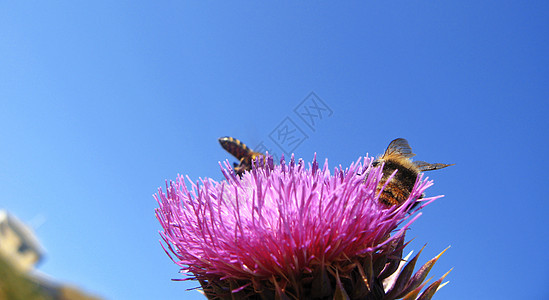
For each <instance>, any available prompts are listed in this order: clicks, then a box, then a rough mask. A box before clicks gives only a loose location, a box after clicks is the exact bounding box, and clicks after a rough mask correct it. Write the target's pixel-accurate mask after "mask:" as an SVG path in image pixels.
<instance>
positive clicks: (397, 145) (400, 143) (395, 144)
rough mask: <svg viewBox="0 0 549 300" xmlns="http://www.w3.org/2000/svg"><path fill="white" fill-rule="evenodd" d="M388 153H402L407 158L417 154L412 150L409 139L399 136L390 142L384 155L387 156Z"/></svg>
mask: <svg viewBox="0 0 549 300" xmlns="http://www.w3.org/2000/svg"><path fill="white" fill-rule="evenodd" d="M387 155H400V156H403V157H406V158H410V157H414V156H415V154H414V153H413V152H412V148H411V147H410V145H409V144H408V141H407V140H406V139H403V138H398V139H396V140H393V141H392V142H391V143H390V144H389V146H388V147H387V150H385V153H384V154H383V156H387Z"/></svg>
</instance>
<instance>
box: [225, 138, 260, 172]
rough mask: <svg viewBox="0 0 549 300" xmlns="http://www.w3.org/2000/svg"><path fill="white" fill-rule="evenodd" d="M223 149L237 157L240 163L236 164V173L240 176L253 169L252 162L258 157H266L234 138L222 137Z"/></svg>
mask: <svg viewBox="0 0 549 300" xmlns="http://www.w3.org/2000/svg"><path fill="white" fill-rule="evenodd" d="M218 141H219V143H220V144H221V147H223V149H225V150H226V151H227V152H229V153H230V154H232V155H233V156H234V157H236V158H237V159H238V160H239V161H240V163H238V164H237V163H234V171H235V172H236V174H238V175H240V176H241V175H242V173H244V172H245V171H249V170H251V169H252V161H253V160H254V159H255V158H256V157H258V156H264V155H263V154H261V153H259V152H255V151H253V150H252V149H250V148H249V147H248V146H246V144H244V143H242V142H241V141H239V140H237V139H235V138H232V137H230V136H225V137H221V138H219V139H218Z"/></svg>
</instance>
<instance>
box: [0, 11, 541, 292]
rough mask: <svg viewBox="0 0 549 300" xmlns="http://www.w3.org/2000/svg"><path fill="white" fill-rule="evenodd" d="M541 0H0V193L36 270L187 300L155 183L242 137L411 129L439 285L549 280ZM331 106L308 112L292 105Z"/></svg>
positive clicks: (193, 173)
mask: <svg viewBox="0 0 549 300" xmlns="http://www.w3.org/2000/svg"><path fill="white" fill-rule="evenodd" d="M548 13H549V5H548V4H547V2H544V1H528V2H522V1H483V2H482V3H479V2H478V1H454V2H444V3H442V2H436V3H435V2H432V1H421V2H420V1H413V2H410V1H391V2H390V3H386V2H381V1H376V2H368V3H363V2H358V1H357V2H354V1H349V2H345V3H337V4H336V3H327V2H325V1H314V2H307V3H305V2H302V3H296V2H290V1H284V2H279V3H277V4H271V3H269V4H267V3H255V2H254V3H246V2H231V3H221V2H213V1H202V2H193V3H185V4H182V3H180V2H178V1H166V2H164V3H160V2H156V1H154V2H153V1H147V2H144V1H141V2H134V1H117V2H114V1H93V2H89V3H82V2H78V1H77V2H75V1H49V2H47V3H46V2H40V1H12V2H5V1H4V2H2V3H0V36H1V40H2V42H1V43H0V190H1V191H2V196H1V197H0V208H5V209H8V210H9V211H11V212H12V213H14V214H15V215H17V216H18V217H19V218H21V219H22V220H23V221H25V222H30V223H31V224H34V225H35V226H36V233H37V235H38V236H39V239H40V240H41V242H42V243H43V244H44V247H45V248H46V250H47V257H46V260H45V261H44V262H43V264H41V266H40V267H39V269H40V270H41V271H43V272H45V273H48V274H50V275H52V276H53V277H55V278H57V279H59V280H61V281H68V282H72V283H74V284H77V285H79V286H81V287H82V288H84V289H85V290H88V291H90V292H93V293H96V294H98V295H100V296H103V297H105V298H106V299H182V298H184V299H202V297H201V296H200V295H198V294H197V292H196V291H190V292H186V291H185V289H187V288H190V287H194V286H196V283H193V282H190V283H181V282H172V281H171V279H172V278H178V277H179V275H178V273H177V272H178V268H177V266H176V265H174V264H173V263H172V262H171V261H170V260H169V258H168V257H167V256H166V255H165V253H164V252H163V250H162V248H161V247H160V245H159V235H158V230H159V229H160V226H159V224H158V222H157V221H156V219H155V217H154V208H155V207H156V206H157V205H156V202H155V200H154V199H153V197H152V194H153V193H155V192H156V190H157V188H158V187H160V186H163V185H164V182H165V180H166V179H168V180H169V179H174V178H175V177H176V176H177V174H179V173H181V174H188V175H189V176H190V177H191V178H195V179H196V178H198V177H212V178H215V179H219V178H221V173H220V172H219V165H218V162H219V161H222V160H225V159H228V158H230V157H229V155H228V154H227V153H226V152H224V151H223V149H221V147H220V146H219V145H218V143H217V138H218V137H220V136H225V135H230V136H234V137H237V138H239V139H241V140H242V141H244V142H245V143H247V144H249V145H250V146H252V147H253V146H255V145H259V144H260V143H262V142H263V143H264V144H265V145H267V146H268V147H270V148H271V149H272V150H273V151H274V152H275V153H281V151H282V150H281V149H280V148H279V147H278V146H277V145H276V144H275V143H274V142H273V139H271V136H270V133H271V132H273V131H274V130H275V129H276V128H279V127H278V126H279V125H280V124H281V122H283V121H284V120H285V119H287V118H289V119H290V120H292V121H293V122H294V124H295V127H299V129H301V130H302V131H303V133H304V134H305V135H306V136H307V138H304V139H303V141H302V143H301V144H300V145H299V146H298V147H296V148H295V149H291V150H293V151H294V152H295V153H296V155H297V156H298V157H303V158H305V159H306V160H310V159H311V158H312V156H313V153H315V152H316V153H317V155H318V157H319V158H320V159H324V158H328V159H329V161H330V164H331V165H332V166H335V165H338V164H342V165H348V164H349V163H350V162H351V161H354V160H356V159H357V158H358V157H359V156H361V155H365V154H367V153H370V154H371V155H377V154H379V153H381V152H383V151H384V150H385V148H386V146H387V144H388V143H389V142H390V141H391V140H392V139H394V138H397V137H404V138H407V139H408V140H409V142H410V144H411V146H412V148H413V150H414V152H415V153H417V159H418V160H425V161H429V162H443V163H455V164H456V165H455V166H453V167H451V168H447V169H444V170H440V171H435V172H431V173H428V175H429V177H430V178H432V179H434V180H435V185H434V186H433V187H432V188H430V189H429V190H428V192H429V194H430V195H438V194H444V195H445V197H444V198H443V199H441V200H438V201H436V202H435V203H433V204H432V205H430V206H429V207H428V208H426V209H425V210H424V214H423V216H422V217H421V218H420V219H419V220H418V221H417V222H416V223H415V224H414V225H413V226H412V230H411V231H410V232H409V233H408V236H409V237H410V238H411V237H415V240H414V241H413V242H412V244H411V245H410V246H409V249H416V250H418V249H419V248H421V246H422V245H423V244H425V243H428V244H427V247H426V249H425V250H424V252H423V254H422V258H423V259H422V260H420V262H425V261H427V260H428V259H430V258H431V257H433V256H435V255H436V254H437V253H438V252H440V251H441V250H443V249H444V248H446V247H447V246H448V245H451V246H452V247H451V248H450V250H449V251H448V252H446V253H445V254H444V256H443V257H442V258H441V259H440V260H439V262H438V263H437V265H436V266H435V268H434V269H433V270H432V274H433V275H435V276H440V275H442V274H444V273H445V272H446V271H447V270H448V269H450V268H452V267H453V268H454V270H453V271H452V273H451V274H450V275H449V276H448V277H447V279H449V280H450V284H449V285H448V286H446V287H445V288H444V289H443V290H441V291H440V292H439V294H438V299H464V298H469V299H486V298H491V299H495V298H498V299H516V298H521V299H542V298H547V297H549V288H548V287H547V284H546V283H547V281H548V280H549V276H548V272H547V268H548V267H549V260H548V259H547V258H546V257H547V253H548V252H549V241H548V238H547V234H546V228H547V227H548V226H549V221H548V219H549V218H547V216H546V214H547V212H548V211H549V204H548V201H547V200H548V198H547V195H548V194H549V188H548V185H547V179H548V178H547V169H548V168H549V163H548V160H547V158H546V154H547V149H548V147H549V135H548V133H547V129H548V128H549V126H548V125H549V121H548V118H547V116H548V114H549V104H548V99H549V84H548V83H549V82H548V79H549V71H548V70H549V55H548V53H549V18H547V15H548ZM311 92H314V93H315V94H316V95H317V96H318V97H319V98H320V99H321V100H322V101H323V103H324V104H325V105H326V106H327V107H329V109H330V110H331V111H332V114H331V115H330V114H324V115H323V117H322V119H320V118H319V119H317V120H316V122H315V124H314V126H312V127H309V126H307V124H306V123H305V122H304V121H303V120H301V119H300V118H299V116H298V114H296V112H294V110H297V111H299V109H296V108H299V107H300V106H299V105H300V104H301V103H302V101H304V100H305V101H307V98H306V97H307V96H308V95H310V93H311Z"/></svg>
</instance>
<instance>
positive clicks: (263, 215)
mask: <svg viewBox="0 0 549 300" xmlns="http://www.w3.org/2000/svg"><path fill="white" fill-rule="evenodd" d="M371 161H372V160H371V159H370V158H367V157H365V158H360V159H358V160H357V161H356V162H354V163H352V164H351V166H350V167H349V168H347V169H343V168H341V167H339V168H335V169H334V171H333V174H332V173H331V172H330V170H329V168H328V162H327V161H326V162H325V164H324V166H323V167H322V168H320V167H319V164H318V163H317V161H316V157H315V159H313V162H312V163H311V164H309V165H308V168H306V167H305V164H304V162H303V161H302V160H299V161H298V162H297V163H296V162H295V161H294V158H293V156H292V158H291V161H290V162H289V163H288V164H286V163H285V161H284V158H283V159H282V161H281V163H280V165H274V164H273V161H272V158H271V157H270V156H267V157H266V158H265V159H263V158H262V157H260V158H259V159H258V160H256V161H255V166H254V168H253V169H252V170H251V171H250V172H246V173H244V174H243V176H242V178H240V177H239V176H237V175H236V174H235V173H234V172H233V171H232V170H231V168H230V166H229V164H228V162H225V166H224V167H223V166H222V173H223V175H224V177H225V180H223V181H221V182H217V181H215V180H212V179H201V180H200V181H199V182H197V183H194V182H192V181H191V180H190V179H189V182H190V185H191V189H190V190H189V189H187V186H186V184H185V180H184V178H183V176H179V177H178V178H177V180H176V181H175V182H170V183H169V184H167V186H166V191H165V192H164V191H163V190H162V189H159V191H158V194H156V195H155V198H156V199H157V201H158V203H159V205H160V207H159V208H158V209H157V210H156V215H157V218H158V220H159V221H160V224H161V225H162V228H163V231H161V236H162V239H163V240H164V242H165V244H166V247H165V250H166V253H168V255H170V257H172V259H173V260H174V262H175V263H176V264H177V265H179V266H180V267H181V269H182V272H184V273H186V274H187V276H188V277H187V278H186V280H187V279H196V280H199V281H200V283H201V284H202V286H203V289H204V291H205V293H206V295H207V296H208V297H209V298H221V299H224V298H227V299H231V297H235V295H236V297H237V299H255V297H257V298H258V299H271V298H272V299H274V297H275V295H278V297H281V298H284V297H286V298H288V297H290V298H295V299H298V298H302V299H303V298H323V297H328V296H333V295H334V293H338V292H339V293H344V294H348V295H349V297H350V298H351V299H361V297H363V296H366V295H376V293H377V294H379V295H381V296H383V295H388V294H390V293H393V294H395V296H400V294H402V293H403V292H405V291H412V290H414V289H416V288H417V287H419V286H420V284H421V283H422V281H423V279H425V277H424V276H423V278H422V279H421V281H419V282H411V281H412V279H413V278H411V275H412V274H411V273H410V274H408V275H406V276H407V278H406V280H405V282H404V283H402V282H399V280H398V279H399V277H400V276H396V277H397V278H396V279H395V278H394V277H395V271H397V270H398V266H399V264H400V262H401V259H400V258H401V256H402V249H403V247H404V233H405V230H406V228H407V227H408V226H409V225H410V224H411V223H412V222H413V221H414V220H415V219H416V218H417V217H418V216H419V214H417V215H416V216H415V217H413V218H412V217H411V216H412V215H411V214H410V213H409V210H410V208H411V207H412V206H413V204H414V203H415V202H416V201H417V199H419V198H421V196H422V194H423V192H424V191H425V189H426V188H427V187H428V186H430V185H431V184H432V182H430V181H426V180H422V179H421V178H418V180H417V182H416V184H415V186H414V188H413V190H412V191H411V193H410V197H409V198H408V200H407V201H405V202H404V203H403V204H402V205H400V206H392V207H386V206H385V205H383V204H381V203H380V202H379V200H378V198H379V192H376V189H377V187H378V185H379V184H380V180H381V178H382V176H383V174H382V166H379V167H372V166H371ZM423 200H424V201H425V203H430V202H431V201H432V200H434V198H426V199H423ZM423 206H425V205H423ZM423 206H422V207H423ZM401 224H404V225H403V226H401V227H400V229H397V228H399V225H401ZM163 247H164V246H163ZM170 253H171V254H170ZM433 263H434V262H433ZM414 264H415V262H414ZM404 269H406V267H405V268H404ZM412 269H413V266H412ZM429 269H430V268H429ZM420 271H421V270H420ZM427 272H428V271H427ZM422 274H423V273H422ZM390 275H393V277H391V278H392V281H393V283H391V284H389V286H387V281H388V280H385V279H391V278H389V276H390ZM397 275H398V274H397ZM416 275H418V274H416ZM420 275H421V274H420ZM425 275H426V274H425ZM415 277H416V276H415V275H414V278H415ZM383 281H385V284H386V286H385V287H384V286H383ZM400 281H403V280H402V279H401V280H400ZM415 281H418V279H417V278H416V279H415ZM416 283H417V284H416ZM411 284H412V285H413V286H412V285H411ZM397 285H398V287H397ZM395 288H396V289H395ZM435 289H436V288H435ZM259 295H261V297H260V296H259Z"/></svg>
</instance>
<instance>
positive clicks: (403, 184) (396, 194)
mask: <svg viewBox="0 0 549 300" xmlns="http://www.w3.org/2000/svg"><path fill="white" fill-rule="evenodd" d="M413 156H415V154H414V153H412V148H410V145H409V144H408V141H407V140H405V139H402V138H398V139H395V140H393V141H392V142H391V143H390V144H389V146H388V147H387V150H385V153H383V155H381V156H380V157H379V158H378V159H376V160H375V161H374V162H373V163H372V166H374V167H375V166H377V165H379V164H381V163H384V167H383V177H382V178H381V181H380V182H379V184H378V186H377V190H378V192H379V191H380V190H381V188H383V185H385V182H387V180H388V179H389V177H390V176H391V174H393V172H394V171H395V170H398V171H397V172H396V174H395V176H393V178H392V179H391V181H389V183H387V186H386V187H385V189H384V190H383V192H382V193H381V195H380V196H379V201H380V202H381V203H383V204H385V205H387V206H392V205H400V204H402V203H403V202H404V201H406V200H407V199H408V197H409V196H410V193H411V192H412V189H413V188H414V184H415V182H416V178H417V176H418V175H419V173H421V172H423V171H432V170H438V169H442V168H446V167H449V166H453V165H454V164H440V163H436V164H430V163H427V162H424V161H414V162H413V161H412V160H411V159H410V158H412V157H413ZM422 197H423V196H422ZM420 198H421V197H420ZM416 204H417V203H416Z"/></svg>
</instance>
